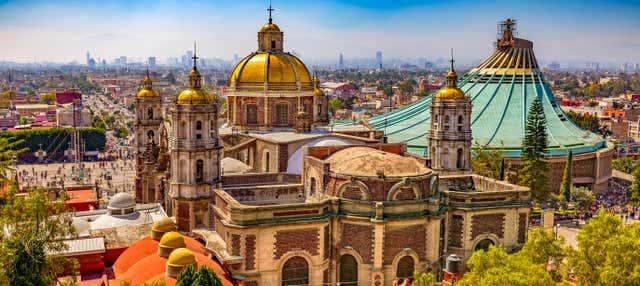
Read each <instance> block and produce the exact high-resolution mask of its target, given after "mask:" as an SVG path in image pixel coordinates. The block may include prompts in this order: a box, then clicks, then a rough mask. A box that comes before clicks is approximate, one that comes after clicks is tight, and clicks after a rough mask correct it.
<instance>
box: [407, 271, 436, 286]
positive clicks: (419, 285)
mask: <svg viewBox="0 0 640 286" xmlns="http://www.w3.org/2000/svg"><path fill="white" fill-rule="evenodd" d="M435 285H438V282H437V281H436V278H435V277H434V276H433V273H431V272H423V273H420V272H418V270H414V271H413V281H412V282H411V286H435Z"/></svg>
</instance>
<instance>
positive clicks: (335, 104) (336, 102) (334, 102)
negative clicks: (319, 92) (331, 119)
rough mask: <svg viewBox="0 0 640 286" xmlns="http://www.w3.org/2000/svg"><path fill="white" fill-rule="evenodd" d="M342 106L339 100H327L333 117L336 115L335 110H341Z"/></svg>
mask: <svg viewBox="0 0 640 286" xmlns="http://www.w3.org/2000/svg"><path fill="white" fill-rule="evenodd" d="M342 105H343V104H342V100H340V99H339V98H332V99H329V111H331V114H333V115H334V116H335V114H336V110H338V109H341V108H342Z"/></svg>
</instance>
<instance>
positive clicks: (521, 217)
mask: <svg viewBox="0 0 640 286" xmlns="http://www.w3.org/2000/svg"><path fill="white" fill-rule="evenodd" d="M526 237H527V214H526V213H521V214H518V243H524V242H525V240H526Z"/></svg>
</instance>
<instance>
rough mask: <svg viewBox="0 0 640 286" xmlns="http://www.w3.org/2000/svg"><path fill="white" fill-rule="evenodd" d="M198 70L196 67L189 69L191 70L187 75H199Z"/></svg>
mask: <svg viewBox="0 0 640 286" xmlns="http://www.w3.org/2000/svg"><path fill="white" fill-rule="evenodd" d="M199 75H200V72H199V71H198V69H195V68H194V69H191V71H190V72H189V76H199Z"/></svg>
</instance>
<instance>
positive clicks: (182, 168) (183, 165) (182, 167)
mask: <svg viewBox="0 0 640 286" xmlns="http://www.w3.org/2000/svg"><path fill="white" fill-rule="evenodd" d="M188 167H189V166H187V160H185V159H180V164H178V170H179V173H180V180H181V181H185V180H187V169H189V168H188Z"/></svg>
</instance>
